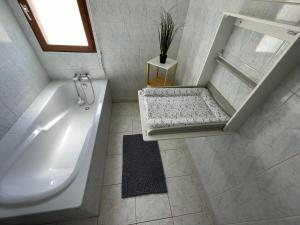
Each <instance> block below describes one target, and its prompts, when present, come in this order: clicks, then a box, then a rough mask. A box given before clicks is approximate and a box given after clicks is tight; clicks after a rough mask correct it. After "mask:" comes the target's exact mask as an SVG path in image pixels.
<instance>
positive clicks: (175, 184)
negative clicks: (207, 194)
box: [167, 176, 202, 216]
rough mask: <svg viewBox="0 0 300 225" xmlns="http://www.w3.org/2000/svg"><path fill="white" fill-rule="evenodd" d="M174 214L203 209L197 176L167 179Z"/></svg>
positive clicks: (196, 211) (195, 211)
mask: <svg viewBox="0 0 300 225" xmlns="http://www.w3.org/2000/svg"><path fill="white" fill-rule="evenodd" d="M167 184H168V191H169V198H170V204H171V209H172V214H173V216H179V215H184V214H188V213H198V212H201V211H202V199H201V197H200V196H201V194H200V191H199V189H198V187H197V182H196V180H195V177H192V176H183V177H173V178H168V179H167Z"/></svg>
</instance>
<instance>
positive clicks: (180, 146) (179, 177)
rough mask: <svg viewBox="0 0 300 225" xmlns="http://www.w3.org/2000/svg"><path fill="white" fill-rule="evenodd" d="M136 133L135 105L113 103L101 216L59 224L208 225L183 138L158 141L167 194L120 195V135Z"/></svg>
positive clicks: (138, 128)
mask: <svg viewBox="0 0 300 225" xmlns="http://www.w3.org/2000/svg"><path fill="white" fill-rule="evenodd" d="M137 133H141V124H140V119H139V110H138V104H137V103H115V104H113V110H112V121H111V129H110V137H109V146H108V151H107V156H106V157H107V158H106V165H105V168H106V169H105V176H104V188H103V192H102V198H101V199H102V200H101V211H100V217H99V218H90V219H83V220H77V221H71V222H68V223H62V224H60V225H69V224H72V225H127V224H136V225H211V223H210V222H209V221H210V220H209V219H208V218H209V217H208V214H207V211H206V207H205V202H204V200H203V199H204V198H203V197H201V196H203V195H202V192H201V191H200V188H199V187H200V186H201V184H200V182H199V180H198V178H197V176H195V175H193V169H194V168H193V167H192V166H191V165H192V163H191V162H190V160H189V157H187V155H186V154H187V153H186V151H185V145H184V141H183V140H165V141H159V147H160V151H161V156H162V161H163V166H164V170H165V174H166V177H167V186H168V193H167V194H153V195H145V196H139V197H134V198H126V199H122V198H121V180H122V140H123V135H127V134H137Z"/></svg>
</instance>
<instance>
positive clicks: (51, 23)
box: [18, 0, 96, 52]
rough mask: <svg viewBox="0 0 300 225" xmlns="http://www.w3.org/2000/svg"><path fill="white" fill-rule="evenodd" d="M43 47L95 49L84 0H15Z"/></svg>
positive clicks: (69, 49)
mask: <svg viewBox="0 0 300 225" xmlns="http://www.w3.org/2000/svg"><path fill="white" fill-rule="evenodd" d="M18 2H19V4H20V6H21V9H22V10H23V12H24V14H25V16H26V18H27V20H28V22H29V24H30V26H31V28H32V30H33V32H34V33H35V36H36V38H37V40H38V41H39V43H40V45H41V47H42V49H43V50H44V51H56V52H96V48H95V42H94V37H93V33H92V28H91V24H90V20H89V16H88V10H87V6H86V2H85V0H18Z"/></svg>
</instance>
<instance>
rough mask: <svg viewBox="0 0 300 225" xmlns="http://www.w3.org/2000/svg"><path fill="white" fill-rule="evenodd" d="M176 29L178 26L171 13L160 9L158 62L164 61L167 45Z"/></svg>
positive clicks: (166, 55)
mask: <svg viewBox="0 0 300 225" xmlns="http://www.w3.org/2000/svg"><path fill="white" fill-rule="evenodd" d="M178 29H179V26H176V25H175V23H174V21H173V18H172V15H171V14H170V13H169V12H168V11H166V10H162V12H161V13H160V27H159V30H158V36H159V44H160V63H166V60H167V57H168V50H169V47H170V45H171V43H172V41H173V38H174V36H175V34H176V32H177V30H178Z"/></svg>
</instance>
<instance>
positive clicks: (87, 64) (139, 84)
mask: <svg viewBox="0 0 300 225" xmlns="http://www.w3.org/2000/svg"><path fill="white" fill-rule="evenodd" d="M87 2H88V4H89V5H90V12H91V13H90V17H91V19H92V21H93V25H94V31H95V32H94V34H96V35H95V36H96V42H97V44H98V47H99V49H100V52H99V53H98V54H90V53H88V54H86V53H83V54H82V53H53V52H52V53H51V52H43V51H42V50H41V48H40V46H39V44H38V42H37V41H36V38H35V36H34V34H33V32H32V31H31V29H30V27H29V25H28V23H27V21H26V20H25V18H24V16H23V14H22V12H21V11H20V9H19V8H20V7H19V6H18V5H17V1H9V3H10V6H11V7H12V9H13V10H14V13H15V15H16V16H17V18H18V20H19V22H20V24H21V25H22V28H23V30H24V31H25V33H26V35H27V36H28V37H29V39H30V41H31V43H32V45H33V46H34V48H35V50H36V52H37V55H38V56H39V58H40V59H41V61H42V64H43V65H44V66H45V68H46V70H47V72H48V73H49V75H50V77H52V78H70V77H71V76H72V75H73V73H74V72H76V71H88V72H90V73H91V74H92V76H93V77H97V78H101V77H105V75H106V78H108V79H109V81H110V86H111V91H112V97H113V99H115V100H128V99H130V100H131V99H137V91H138V90H139V89H142V88H143V87H145V86H146V71H145V68H146V62H147V61H148V60H149V59H151V58H153V57H155V56H157V55H159V43H158V33H157V30H158V21H159V13H160V10H161V8H165V9H170V8H172V7H174V8H173V9H172V13H173V16H174V19H175V21H176V23H178V24H183V23H184V21H185V16H186V13H187V9H188V6H189V0H151V1H149V0H88V1H87ZM181 35H182V30H180V31H179V32H178V34H177V35H176V37H175V39H174V41H173V43H172V46H171V49H170V51H169V56H170V57H173V58H176V57H177V52H178V48H179V44H180V40H181ZM104 73H105V75H104Z"/></svg>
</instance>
